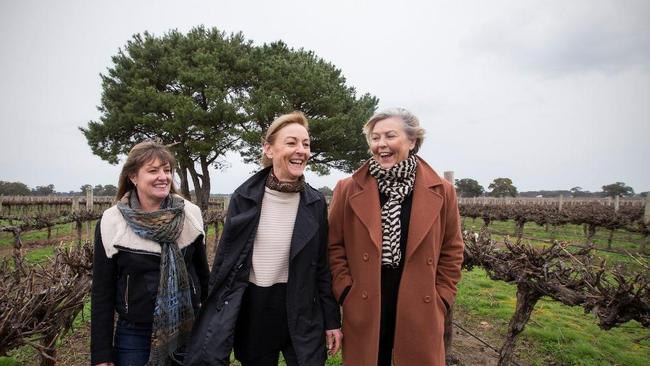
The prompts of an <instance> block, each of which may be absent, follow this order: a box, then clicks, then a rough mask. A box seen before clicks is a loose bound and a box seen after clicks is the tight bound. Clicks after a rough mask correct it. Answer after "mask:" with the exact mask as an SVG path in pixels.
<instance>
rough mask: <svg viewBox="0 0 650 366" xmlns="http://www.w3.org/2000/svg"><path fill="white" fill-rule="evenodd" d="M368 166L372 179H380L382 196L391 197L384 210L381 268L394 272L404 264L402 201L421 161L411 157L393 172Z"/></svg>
mask: <svg viewBox="0 0 650 366" xmlns="http://www.w3.org/2000/svg"><path fill="white" fill-rule="evenodd" d="M368 165H369V169H370V175H372V176H373V177H375V178H377V185H378V186H379V192H381V193H383V194H384V195H386V196H388V201H387V202H386V203H385V204H384V206H383V207H382V208H381V230H382V248H381V264H382V266H388V267H393V268H395V267H398V266H399V264H400V262H401V261H402V252H401V250H400V239H401V236H402V224H401V222H400V214H401V213H402V201H404V198H405V197H406V196H408V195H409V193H411V191H412V190H413V184H414V183H415V168H416V167H417V165H418V160H417V158H416V157H415V155H410V156H409V157H408V158H407V159H406V160H403V161H401V162H399V163H398V164H395V165H394V166H393V167H392V168H390V169H382V168H381V166H380V165H379V163H378V162H377V161H376V160H375V159H373V158H371V159H370V161H369V164H368Z"/></svg>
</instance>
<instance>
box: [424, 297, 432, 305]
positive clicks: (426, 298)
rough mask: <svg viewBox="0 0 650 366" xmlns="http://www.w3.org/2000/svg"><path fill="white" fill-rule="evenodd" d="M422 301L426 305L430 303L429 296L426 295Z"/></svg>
mask: <svg viewBox="0 0 650 366" xmlns="http://www.w3.org/2000/svg"><path fill="white" fill-rule="evenodd" d="M423 300H424V302H426V303H427V304H428V303H430V302H431V296H429V295H427V296H425V297H424V299H423Z"/></svg>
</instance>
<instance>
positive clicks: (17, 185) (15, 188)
mask: <svg viewBox="0 0 650 366" xmlns="http://www.w3.org/2000/svg"><path fill="white" fill-rule="evenodd" d="M88 189H92V190H93V195H95V196H115V195H116V194H117V187H115V186H114V185H112V184H107V185H101V184H98V185H96V186H94V187H93V186H92V185H90V184H84V185H82V186H81V187H80V189H79V191H69V192H57V191H56V190H55V188H54V184H48V185H44V186H36V188H29V187H28V186H27V185H26V184H25V183H22V182H6V181H0V195H1V196H74V195H76V196H78V195H85V194H86V191H87V190H88Z"/></svg>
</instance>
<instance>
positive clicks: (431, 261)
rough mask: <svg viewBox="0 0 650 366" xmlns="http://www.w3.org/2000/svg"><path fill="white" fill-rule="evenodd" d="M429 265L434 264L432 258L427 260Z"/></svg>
mask: <svg viewBox="0 0 650 366" xmlns="http://www.w3.org/2000/svg"><path fill="white" fill-rule="evenodd" d="M427 264H428V265H432V264H433V258H431V257H429V258H427Z"/></svg>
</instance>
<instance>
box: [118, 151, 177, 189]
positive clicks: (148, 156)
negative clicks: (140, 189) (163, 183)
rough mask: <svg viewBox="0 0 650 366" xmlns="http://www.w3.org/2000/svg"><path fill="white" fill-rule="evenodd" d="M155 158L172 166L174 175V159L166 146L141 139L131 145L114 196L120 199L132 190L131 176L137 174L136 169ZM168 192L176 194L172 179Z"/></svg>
mask: <svg viewBox="0 0 650 366" xmlns="http://www.w3.org/2000/svg"><path fill="white" fill-rule="evenodd" d="M156 159H158V160H160V162H161V163H163V164H169V165H170V166H171V168H172V176H173V175H174V168H175V167H176V159H174V155H173V154H172V153H171V151H169V149H168V148H167V146H165V145H163V144H161V143H158V142H155V141H151V140H148V141H143V142H140V143H139V144H136V145H135V146H133V148H132V149H131V151H130V152H129V155H128V156H127V158H126V161H125V162H124V165H123V166H122V172H121V173H120V179H119V181H118V183H117V195H116V196H115V198H116V199H117V200H120V199H121V198H122V196H124V194H125V193H126V192H128V191H131V190H134V189H135V185H134V184H133V182H131V176H133V175H136V174H138V170H140V168H141V167H142V166H143V165H145V164H146V163H148V162H150V161H153V160H156ZM170 193H176V194H178V190H177V189H176V185H175V184H174V182H173V179H172V186H171V190H170Z"/></svg>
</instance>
